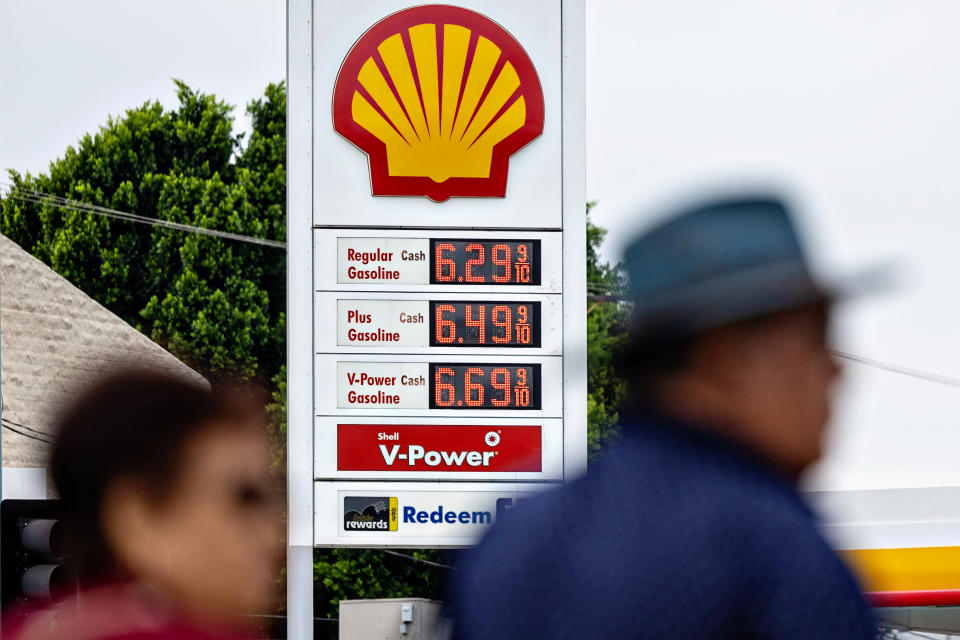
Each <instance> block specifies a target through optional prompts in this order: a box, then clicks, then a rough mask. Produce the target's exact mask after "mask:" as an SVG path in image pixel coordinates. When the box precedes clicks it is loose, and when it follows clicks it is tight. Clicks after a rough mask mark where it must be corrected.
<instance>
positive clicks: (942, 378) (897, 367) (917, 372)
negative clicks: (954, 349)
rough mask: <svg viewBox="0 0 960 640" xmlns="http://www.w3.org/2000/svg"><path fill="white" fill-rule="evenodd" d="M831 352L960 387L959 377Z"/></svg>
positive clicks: (886, 369)
mask: <svg viewBox="0 0 960 640" xmlns="http://www.w3.org/2000/svg"><path fill="white" fill-rule="evenodd" d="M831 352H832V353H833V355H835V356H837V357H838V358H843V359H845V360H850V361H852V362H857V363H860V364H865V365H867V366H870V367H876V368H877V369H883V370H884V371H890V372H892V373H899V374H900V375H903V376H910V377H912V378H919V379H920V380H929V381H930V382H936V383H938V384H945V385H947V386H949V387H960V378H952V377H950V376H944V375H940V374H938V373H930V372H928V371H921V370H920V369H911V368H909V367H902V366H900V365H898V364H892V363H889V362H883V361H881V360H874V359H873V358H864V357H863V356H857V355H854V354H852V353H847V352H845V351H837V350H831Z"/></svg>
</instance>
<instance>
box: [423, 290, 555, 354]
mask: <svg viewBox="0 0 960 640" xmlns="http://www.w3.org/2000/svg"><path fill="white" fill-rule="evenodd" d="M430 346H431V347H539V346H540V303H539V302H459V301H457V302H454V301H450V302H445V301H431V302H430Z"/></svg>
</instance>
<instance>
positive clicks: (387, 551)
mask: <svg viewBox="0 0 960 640" xmlns="http://www.w3.org/2000/svg"><path fill="white" fill-rule="evenodd" d="M380 551H382V552H383V553H385V554H387V555H390V556H397V557H398V558H406V559H407V560H413V561H414V562H422V563H423V564H428V565H430V566H431V567H438V568H440V569H450V570H452V571H456V570H457V568H456V567H451V566H450V565H448V564H441V563H439V562H434V561H433V560H425V559H423V558H418V557H417V556H411V555H408V554H406V553H399V552H397V551H392V550H390V549H380Z"/></svg>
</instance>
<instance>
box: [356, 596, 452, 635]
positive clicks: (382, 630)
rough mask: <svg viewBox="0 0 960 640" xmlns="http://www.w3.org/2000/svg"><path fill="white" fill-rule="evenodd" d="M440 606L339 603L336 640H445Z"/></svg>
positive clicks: (395, 601)
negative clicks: (373, 639)
mask: <svg viewBox="0 0 960 640" xmlns="http://www.w3.org/2000/svg"><path fill="white" fill-rule="evenodd" d="M452 631H453V625H452V623H451V621H450V620H448V619H447V618H444V617H443V603H442V602H437V601H436V600H426V599H424V598H392V599H391V598H388V599H381V600H341V601H340V640H367V639H368V638H378V639H381V640H447V638H449V637H450V636H451V634H452Z"/></svg>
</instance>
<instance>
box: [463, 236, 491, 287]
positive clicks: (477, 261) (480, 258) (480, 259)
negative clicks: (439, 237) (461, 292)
mask: <svg viewBox="0 0 960 640" xmlns="http://www.w3.org/2000/svg"><path fill="white" fill-rule="evenodd" d="M467 251H472V252H474V253H476V257H475V258H472V259H470V260H467V275H466V278H465V280H466V281H467V282H484V277H483V276H482V275H475V274H474V273H473V268H474V267H483V263H484V261H485V260H484V255H485V254H486V251H485V250H484V248H483V245H482V244H480V243H478V242H475V243H473V244H468V245H467Z"/></svg>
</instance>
